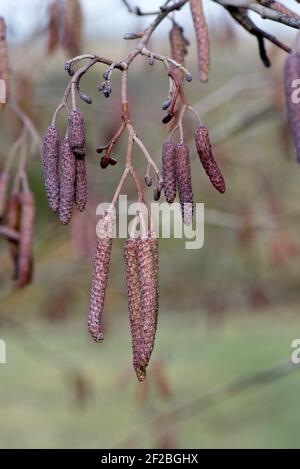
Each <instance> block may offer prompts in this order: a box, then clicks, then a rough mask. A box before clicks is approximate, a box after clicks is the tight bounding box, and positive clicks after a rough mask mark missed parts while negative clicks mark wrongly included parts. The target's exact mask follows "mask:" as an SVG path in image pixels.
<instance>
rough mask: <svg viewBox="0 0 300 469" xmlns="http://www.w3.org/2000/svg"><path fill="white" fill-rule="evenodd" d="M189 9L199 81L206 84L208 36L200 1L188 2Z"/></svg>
mask: <svg viewBox="0 0 300 469" xmlns="http://www.w3.org/2000/svg"><path fill="white" fill-rule="evenodd" d="M190 9H191V13H192V18H193V23H194V29H195V34H196V43H197V52H198V69H199V79H200V81H203V82H206V81H207V80H208V72H209V36H208V28H207V24H206V20H205V16H204V12H203V6H202V0H190Z"/></svg>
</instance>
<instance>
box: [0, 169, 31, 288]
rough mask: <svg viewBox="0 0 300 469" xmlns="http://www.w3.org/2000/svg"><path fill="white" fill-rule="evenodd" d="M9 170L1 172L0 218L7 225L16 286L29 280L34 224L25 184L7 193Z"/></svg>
mask: <svg viewBox="0 0 300 469" xmlns="http://www.w3.org/2000/svg"><path fill="white" fill-rule="evenodd" d="M8 186H9V173H8V172H6V171H5V170H4V171H3V172H2V173H1V174H0V219H1V221H2V222H3V225H4V227H5V228H7V236H6V237H7V242H8V247H9V253H10V257H11V259H12V262H13V265H14V273H13V278H14V280H15V281H16V287H17V288H22V287H24V286H25V285H27V284H28V283H30V282H31V278H32V270H33V255H32V236H33V224H34V213H35V209H34V196H33V194H32V192H31V191H30V190H29V188H28V187H26V188H24V190H23V191H20V190H19V188H15V187H14V188H13V189H12V191H11V193H10V194H9V195H8V196H7V192H8Z"/></svg>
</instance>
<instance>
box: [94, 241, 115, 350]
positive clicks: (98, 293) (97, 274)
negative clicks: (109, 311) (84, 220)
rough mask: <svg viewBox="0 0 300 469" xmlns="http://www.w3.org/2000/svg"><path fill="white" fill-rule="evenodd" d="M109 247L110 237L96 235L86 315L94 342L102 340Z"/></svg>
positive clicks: (110, 245)
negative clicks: (88, 306) (89, 297)
mask: <svg viewBox="0 0 300 469" xmlns="http://www.w3.org/2000/svg"><path fill="white" fill-rule="evenodd" d="M111 248H112V239H111V238H109V237H105V238H99V237H97V241H96V251H95V260H94V270H93V279H92V290H91V300H90V309H89V316H88V328H89V333H90V335H91V336H92V338H93V339H94V340H95V341H96V342H102V341H103V327H102V326H103V325H102V316H103V308H104V299H105V292H106V287H107V280H108V270H109V263H110V257H111Z"/></svg>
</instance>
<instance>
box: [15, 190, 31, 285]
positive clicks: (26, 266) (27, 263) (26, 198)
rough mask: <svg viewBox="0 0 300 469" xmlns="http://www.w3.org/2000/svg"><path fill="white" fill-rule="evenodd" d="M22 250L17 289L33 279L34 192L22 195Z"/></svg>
mask: <svg viewBox="0 0 300 469" xmlns="http://www.w3.org/2000/svg"><path fill="white" fill-rule="evenodd" d="M20 203H21V219H20V250H19V259H18V277H17V287H18V288H21V287H24V286H25V285H27V284H28V283H30V281H31V277H32V234H33V222H34V197H33V194H32V192H30V191H25V192H22V193H20Z"/></svg>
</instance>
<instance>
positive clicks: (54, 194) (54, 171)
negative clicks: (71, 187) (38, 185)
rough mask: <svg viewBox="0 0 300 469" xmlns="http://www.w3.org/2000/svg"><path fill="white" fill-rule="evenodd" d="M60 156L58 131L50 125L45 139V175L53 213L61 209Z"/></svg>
mask: <svg viewBox="0 0 300 469" xmlns="http://www.w3.org/2000/svg"><path fill="white" fill-rule="evenodd" d="M58 154H59V134H58V130H57V128H56V127H55V126H54V125H50V126H49V127H48V129H47V132H46V134H45V138H44V145H43V174H44V184H45V188H46V194H47V198H48V203H49V207H50V209H51V210H53V212H57V211H58V208H59V174H58Z"/></svg>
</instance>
